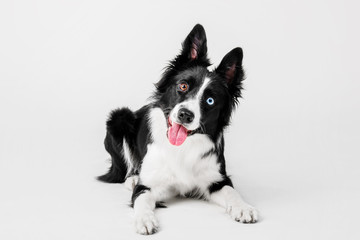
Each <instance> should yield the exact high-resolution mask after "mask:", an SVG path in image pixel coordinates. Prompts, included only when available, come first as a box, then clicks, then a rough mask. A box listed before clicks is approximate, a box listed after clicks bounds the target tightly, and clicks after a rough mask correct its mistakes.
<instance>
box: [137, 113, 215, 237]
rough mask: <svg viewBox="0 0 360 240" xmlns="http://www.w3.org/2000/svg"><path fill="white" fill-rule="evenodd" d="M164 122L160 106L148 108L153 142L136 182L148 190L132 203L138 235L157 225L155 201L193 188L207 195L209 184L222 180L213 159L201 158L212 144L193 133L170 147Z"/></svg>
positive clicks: (181, 193)
mask: <svg viewBox="0 0 360 240" xmlns="http://www.w3.org/2000/svg"><path fill="white" fill-rule="evenodd" d="M166 121H167V120H166V118H165V115H164V113H163V111H162V110H161V109H159V108H155V109H153V110H151V111H150V113H149V122H150V128H151V131H150V132H151V134H152V139H153V143H151V144H149V145H148V151H147V154H146V156H145V158H144V160H143V163H142V166H141V172H140V181H141V184H143V185H145V186H147V187H149V188H150V189H151V191H146V192H145V193H143V194H141V195H140V196H139V197H138V198H137V199H136V200H135V203H134V209H135V228H136V231H137V232H139V233H141V234H149V233H151V232H152V230H153V229H154V228H157V221H156V218H155V215H154V207H155V202H157V201H162V200H166V199H168V198H170V197H173V196H176V195H184V194H186V193H189V192H191V191H194V190H195V191H198V192H200V193H202V194H203V195H204V197H209V192H208V186H209V183H211V182H217V181H220V180H221V179H222V176H221V174H220V173H219V168H220V165H219V163H218V162H217V158H216V157H215V156H212V155H209V156H207V157H206V158H202V156H203V155H204V154H205V153H207V152H208V151H209V150H211V149H212V148H214V143H213V142H212V141H211V140H210V139H209V138H208V137H207V136H206V135H204V134H194V135H192V136H189V137H188V138H187V139H186V140H185V142H184V143H183V144H182V145H181V146H173V145H171V144H170V143H169V140H168V139H167V136H166V133H167V123H166Z"/></svg>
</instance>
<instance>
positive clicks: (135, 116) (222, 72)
mask: <svg viewBox="0 0 360 240" xmlns="http://www.w3.org/2000/svg"><path fill="white" fill-rule="evenodd" d="M206 43H207V39H206V34H205V30H204V28H203V27H202V26H201V25H199V24H198V25H196V26H195V27H194V28H193V29H192V31H191V32H190V33H189V35H188V36H187V37H186V39H185V40H184V42H183V44H182V50H181V52H180V54H179V55H177V56H176V57H175V58H174V59H173V60H172V61H170V64H169V65H168V67H167V68H166V69H165V71H164V74H163V76H162V77H161V79H160V81H159V82H158V83H157V84H156V85H155V87H156V89H155V92H154V94H153V95H152V100H153V101H152V103H151V104H149V105H146V106H144V107H143V108H141V109H139V110H138V111H135V112H132V111H131V110H129V109H128V108H122V109H117V110H114V111H113V112H112V113H111V114H110V117H109V120H108V121H107V135H106V138H105V148H106V150H107V151H108V152H109V154H110V155H111V159H112V165H111V167H110V170H109V172H108V173H107V174H105V175H103V176H101V177H99V180H101V181H105V182H111V183H114V182H117V183H122V182H124V180H125V178H126V177H127V176H130V175H134V174H135V175H136V174H139V172H140V171H141V164H142V161H143V158H144V156H145V155H146V152H147V146H148V144H149V143H151V142H152V139H151V133H150V129H149V123H148V121H147V114H148V113H149V111H150V110H151V109H152V108H154V107H160V108H161V109H162V110H163V112H164V115H165V117H166V118H168V117H169V113H170V111H171V110H172V109H173V108H174V106H175V105H176V104H178V103H180V102H182V101H184V100H185V99H187V98H189V97H191V96H194V94H196V89H198V88H199V87H200V86H201V85H202V83H203V81H204V79H205V77H206V78H209V79H211V84H210V85H209V87H208V88H206V90H205V92H204V95H203V98H204V102H205V99H206V98H208V97H210V96H211V97H214V98H215V101H216V104H214V106H208V105H206V104H202V105H201V116H202V118H201V119H200V122H201V128H199V129H197V130H196V131H194V133H192V134H196V133H198V134H206V135H208V136H209V137H210V139H211V140H212V141H213V142H214V143H216V144H215V148H214V149H212V150H211V151H209V152H207V153H205V154H204V155H203V157H206V156H209V155H215V156H217V159H218V162H219V163H220V173H221V175H222V176H223V180H222V181H220V182H215V183H209V187H208V190H209V192H210V193H212V192H214V191H218V190H220V189H221V188H222V187H223V186H225V185H228V186H231V187H232V182H231V180H230V178H229V176H228V175H227V174H226V166H225V158H224V139H223V131H224V129H225V128H226V127H227V126H228V125H229V124H230V119H231V114H232V112H233V110H234V108H235V107H236V105H237V103H238V98H239V97H241V90H242V81H243V79H244V71H243V68H242V59H243V51H242V49H241V48H235V49H233V50H232V51H230V52H229V53H228V54H226V55H225V57H224V58H223V60H222V61H221V63H220V64H219V66H218V67H217V68H216V69H215V70H214V71H212V72H210V71H208V69H207V67H208V66H210V60H209V59H208V57H207V45H206ZM181 83H186V84H188V85H189V89H190V90H189V91H188V92H186V93H183V92H180V91H179V89H178V86H179V84H181ZM123 139H125V140H126V142H127V143H128V145H129V148H130V152H131V155H132V160H133V161H132V165H133V168H132V169H127V167H128V166H127V164H126V162H125V159H124V156H123ZM148 190H150V189H149V188H148V187H146V186H143V185H140V184H139V185H137V186H136V187H135V189H134V192H133V195H132V204H134V201H135V199H136V198H137V197H138V196H139V195H140V194H141V193H143V192H145V191H148ZM196 191H197V190H196V189H195V190H194V191H192V192H190V193H189V195H194V192H196ZM200 195H201V194H200Z"/></svg>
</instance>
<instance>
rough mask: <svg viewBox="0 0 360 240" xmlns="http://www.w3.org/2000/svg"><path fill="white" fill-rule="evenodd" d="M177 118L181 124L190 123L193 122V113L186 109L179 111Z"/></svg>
mask: <svg viewBox="0 0 360 240" xmlns="http://www.w3.org/2000/svg"><path fill="white" fill-rule="evenodd" d="M178 118H179V120H180V122H181V123H191V122H192V121H193V120H194V113H193V112H191V111H190V110H188V109H186V108H181V109H180V110H179V114H178Z"/></svg>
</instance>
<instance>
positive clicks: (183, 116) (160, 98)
mask: <svg viewBox="0 0 360 240" xmlns="http://www.w3.org/2000/svg"><path fill="white" fill-rule="evenodd" d="M242 58H243V52H242V49H241V48H235V49H233V50H232V51H230V52H229V53H228V54H226V55H225V57H224V58H223V60H222V61H221V63H220V65H219V66H218V67H217V68H216V69H215V70H213V71H209V70H208V67H209V66H210V61H209V59H208V57H207V45H206V35H205V30H204V28H203V27H202V26H201V25H199V24H198V25H196V26H195V27H194V28H193V29H192V31H191V32H190V33H189V35H188V36H187V37H186V39H185V41H184V42H183V45H182V50H181V53H180V54H179V55H178V56H176V57H175V59H174V60H172V61H171V62H170V65H169V66H168V67H167V68H166V70H165V72H164V75H163V77H162V78H161V80H160V81H159V82H158V83H157V84H156V92H155V94H154V98H155V99H156V102H157V103H158V105H159V106H160V107H161V108H162V109H163V111H164V113H165V115H166V117H167V118H168V127H169V128H168V138H169V141H170V143H171V144H173V145H177V146H178V145H181V144H182V143H183V142H184V141H185V139H186V138H187V137H189V136H191V135H194V134H207V135H208V136H209V137H211V138H212V139H213V140H214V141H215V140H216V139H218V137H219V134H220V133H221V132H222V131H223V129H224V128H225V127H226V126H227V125H228V124H229V121H230V117H231V112H232V110H233V108H234V107H235V105H236V103H237V101H238V100H237V99H238V97H240V96H241V89H242V87H241V82H242V80H243V78H244V72H243V69H242Z"/></svg>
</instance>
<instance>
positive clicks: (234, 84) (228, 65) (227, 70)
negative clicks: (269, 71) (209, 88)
mask: <svg viewBox="0 0 360 240" xmlns="http://www.w3.org/2000/svg"><path fill="white" fill-rule="evenodd" d="M242 59H243V51H242V49H241V48H234V49H233V50H231V51H230V52H229V53H228V54H226V55H225V57H224V58H223V60H222V61H221V63H220V65H219V66H218V67H217V68H216V70H215V71H216V73H218V74H219V75H220V76H221V77H222V78H223V80H224V81H226V83H227V85H228V87H229V92H230V94H231V95H232V97H234V99H235V100H236V99H237V98H238V97H240V96H241V89H242V86H241V85H242V81H243V79H244V70H243V68H242Z"/></svg>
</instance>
